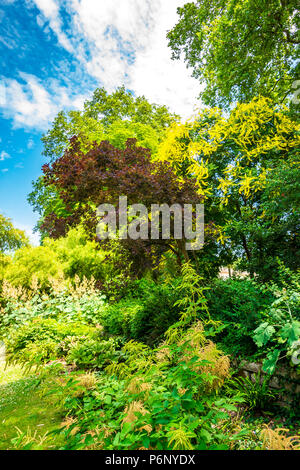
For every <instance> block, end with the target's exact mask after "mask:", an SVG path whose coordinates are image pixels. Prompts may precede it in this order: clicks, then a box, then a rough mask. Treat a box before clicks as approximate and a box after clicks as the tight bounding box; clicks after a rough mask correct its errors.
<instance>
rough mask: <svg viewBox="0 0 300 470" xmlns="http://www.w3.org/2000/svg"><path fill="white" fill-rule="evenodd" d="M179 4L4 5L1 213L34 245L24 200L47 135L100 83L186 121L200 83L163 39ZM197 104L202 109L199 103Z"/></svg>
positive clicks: (61, 1) (29, 1)
mask: <svg viewBox="0 0 300 470" xmlns="http://www.w3.org/2000/svg"><path fill="white" fill-rule="evenodd" d="M184 3H185V1H182V0H109V1H108V0H1V2H0V212H1V213H4V214H5V215H6V216H8V217H11V218H12V219H13V221H14V223H15V225H16V226H18V227H19V228H22V229H25V230H26V231H27V233H28V234H29V235H30V237H31V239H32V241H33V242H34V243H37V240H38V238H37V236H36V235H35V236H34V235H33V234H32V229H33V227H34V225H35V223H36V221H37V218H38V216H37V214H34V213H33V211H32V208H31V206H30V205H29V204H28V202H27V195H28V194H29V192H30V191H31V187H32V186H31V182H32V180H35V179H36V178H37V177H38V176H39V174H40V173H41V166H42V164H44V163H45V157H43V156H42V143H41V141H40V138H41V136H42V134H43V133H44V132H46V131H47V129H49V127H50V126H51V122H52V120H53V118H54V117H55V115H56V114H57V113H58V112H59V111H60V110H61V109H80V108H81V107H82V105H83V103H84V101H85V99H88V98H89V97H90V96H91V93H92V91H93V90H94V89H95V88H96V87H97V86H105V88H106V89H107V90H108V91H109V92H111V91H113V90H114V89H115V88H116V87H117V86H121V85H123V84H124V85H125V86H126V87H127V88H128V89H130V90H132V91H133V93H134V94H136V95H145V96H146V97H147V99H149V101H151V102H155V103H161V104H166V105H168V106H169V107H170V109H171V110H172V111H176V112H177V113H179V114H181V115H183V116H189V115H190V114H191V113H192V111H193V108H194V107H195V105H197V99H196V98H197V96H198V94H199V91H200V89H199V85H198V83H197V82H196V81H195V80H194V79H193V78H191V77H190V72H189V71H188V70H187V69H186V67H185V65H184V64H183V63H180V62H177V61H176V62H174V61H171V59H170V56H171V52H170V50H169V48H168V47H167V40H166V32H167V30H168V29H170V28H171V27H172V26H173V25H175V23H176V20H177V14H176V8H177V7H178V6H182V5H183V4H184ZM198 105H199V104H198Z"/></svg>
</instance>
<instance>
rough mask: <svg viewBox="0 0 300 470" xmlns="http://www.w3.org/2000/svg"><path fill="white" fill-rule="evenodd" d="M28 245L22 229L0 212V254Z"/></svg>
mask: <svg viewBox="0 0 300 470" xmlns="http://www.w3.org/2000/svg"><path fill="white" fill-rule="evenodd" d="M27 245H29V240H28V237H27V236H26V235H25V232H24V231H23V230H20V229H18V228H16V227H14V226H13V224H12V222H11V219H9V218H8V217H4V215H2V214H0V254H1V253H5V252H7V251H12V250H16V249H18V248H21V247H22V246H27Z"/></svg>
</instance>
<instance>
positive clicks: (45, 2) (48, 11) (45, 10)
mask: <svg viewBox="0 0 300 470" xmlns="http://www.w3.org/2000/svg"><path fill="white" fill-rule="evenodd" d="M33 1H34V3H35V5H36V6H37V8H38V9H39V10H40V12H41V13H42V15H43V16H44V18H45V20H47V21H49V25H50V28H51V29H52V30H53V31H54V33H55V34H56V36H57V38H58V41H59V43H60V44H61V45H62V46H63V47H64V48H65V49H66V50H67V51H69V52H74V50H73V48H72V45H71V43H70V41H69V39H68V38H67V36H66V35H65V33H64V32H63V31H62V24H61V20H60V17H59V5H58V4H57V3H56V1H55V0H33ZM37 21H38V24H39V25H41V24H42V23H43V18H42V17H41V16H39V17H37Z"/></svg>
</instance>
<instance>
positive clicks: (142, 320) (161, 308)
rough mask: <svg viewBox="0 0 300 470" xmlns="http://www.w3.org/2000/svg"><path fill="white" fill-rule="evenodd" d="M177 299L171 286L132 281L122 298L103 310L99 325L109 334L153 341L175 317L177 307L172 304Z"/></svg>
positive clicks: (144, 280)
mask: <svg viewBox="0 0 300 470" xmlns="http://www.w3.org/2000/svg"><path fill="white" fill-rule="evenodd" d="M178 298H179V294H178V292H177V291H176V289H175V287H174V286H172V285H166V284H160V285H159V284H156V283H155V282H154V281H148V280H146V279H143V280H141V281H136V282H134V283H133V284H132V286H131V291H130V292H129V294H128V295H127V296H126V297H125V298H123V299H121V300H120V301H119V302H116V303H113V304H111V305H109V306H107V307H106V308H105V309H103V311H102V317H101V324H102V325H103V326H104V327H105V328H106V331H107V332H109V333H110V334H115V335H123V336H125V337H126V338H128V339H130V338H131V339H137V340H142V341H145V342H146V343H149V344H153V343H157V342H158V341H159V339H160V338H161V337H162V335H163V333H164V332H165V331H166V330H167V329H168V327H169V326H171V324H172V323H174V322H175V321H176V320H178V318H179V312H180V309H179V307H177V306H174V303H175V302H176V300H178Z"/></svg>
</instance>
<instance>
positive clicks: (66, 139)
mask: <svg viewBox="0 0 300 470" xmlns="http://www.w3.org/2000/svg"><path fill="white" fill-rule="evenodd" d="M176 119H177V116H176V115H174V114H171V113H170V112H169V111H168V109H167V108H166V106H160V105H156V104H151V103H149V102H148V101H147V100H146V98H145V97H143V96H142V97H134V96H133V95H132V93H130V92H129V91H126V89H125V87H124V86H123V87H120V88H118V89H117V90H116V91H115V92H113V93H111V94H109V93H107V91H106V90H105V89H104V88H97V89H96V90H95V92H94V94H93V97H92V99H91V100H89V101H86V102H85V104H84V109H83V111H69V112H68V113H66V112H64V111H61V112H60V113H58V115H57V116H56V118H55V119H54V122H53V125H52V127H51V129H49V131H48V132H47V133H46V134H45V135H44V136H43V137H42V141H43V144H44V150H43V154H44V156H45V157H46V158H47V160H48V161H49V160H50V162H53V161H55V160H57V159H58V158H60V157H61V156H62V155H63V153H64V152H65V150H66V149H67V148H68V147H69V143H70V139H71V138H72V137H73V136H74V135H76V136H77V138H78V139H79V140H80V142H81V147H82V150H84V151H88V150H89V149H90V148H91V146H92V145H93V143H94V142H96V143H98V144H100V142H102V141H103V140H108V141H109V142H110V143H111V144H112V145H114V146H115V147H117V148H119V149H125V147H126V141H127V139H129V138H134V139H136V141H137V145H138V146H141V147H144V148H148V149H149V150H150V151H151V153H153V154H155V153H156V152H157V148H158V145H159V143H160V142H161V140H162V138H163V135H164V131H165V129H166V128H168V127H169V126H170V124H171V123H172V122H174V121H175V120H176ZM28 200H29V202H30V203H31V204H32V206H33V208H34V210H35V211H36V212H38V213H39V214H40V217H41V218H40V221H39V222H38V224H37V226H38V227H41V226H42V224H43V221H44V219H45V218H47V217H48V216H49V215H50V214H53V213H55V214H56V215H58V216H61V217H68V216H69V215H71V214H70V213H69V212H68V210H67V209H66V207H65V204H64V203H63V201H62V199H61V197H60V195H59V192H58V191H57V189H56V188H55V187H54V186H45V184H44V177H43V176H41V177H39V178H38V179H37V180H36V181H35V182H34V183H33V191H32V192H31V194H30V195H29V198H28ZM45 235H47V233H46V232H45V231H43V230H42V237H43V236H45Z"/></svg>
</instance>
